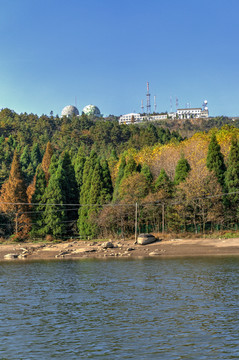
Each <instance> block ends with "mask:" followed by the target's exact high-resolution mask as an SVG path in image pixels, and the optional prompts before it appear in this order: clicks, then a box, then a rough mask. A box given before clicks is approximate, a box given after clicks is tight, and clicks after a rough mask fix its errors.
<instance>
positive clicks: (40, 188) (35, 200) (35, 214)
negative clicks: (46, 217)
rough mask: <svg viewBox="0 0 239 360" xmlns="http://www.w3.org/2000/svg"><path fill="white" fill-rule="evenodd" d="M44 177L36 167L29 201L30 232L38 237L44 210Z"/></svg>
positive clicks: (40, 169)
mask: <svg viewBox="0 0 239 360" xmlns="http://www.w3.org/2000/svg"><path fill="white" fill-rule="evenodd" d="M46 186H47V183H46V177H45V173H44V171H43V169H42V167H41V165H38V167H37V170H36V174H35V176H34V180H33V184H32V189H31V192H32V195H31V198H30V199H29V200H30V201H31V203H32V204H34V205H33V206H32V214H31V216H32V231H31V233H32V234H33V235H38V234H39V233H41V229H42V226H43V225H44V224H43V210H44V201H43V199H44V193H45V190H46Z"/></svg>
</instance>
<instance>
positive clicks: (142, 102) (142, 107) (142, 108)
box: [141, 100, 144, 114]
mask: <svg viewBox="0 0 239 360" xmlns="http://www.w3.org/2000/svg"><path fill="white" fill-rule="evenodd" d="M141 110H142V114H143V113H144V101H143V100H141Z"/></svg>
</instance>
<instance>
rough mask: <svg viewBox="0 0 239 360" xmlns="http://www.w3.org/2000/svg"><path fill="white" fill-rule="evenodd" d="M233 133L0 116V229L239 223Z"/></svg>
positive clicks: (98, 232) (39, 232) (119, 231)
mask: <svg viewBox="0 0 239 360" xmlns="http://www.w3.org/2000/svg"><path fill="white" fill-rule="evenodd" d="M238 133H239V130H238V129H237V128H236V127H232V126H228V125H225V126H224V127H222V128H221V129H220V130H218V129H215V128H214V129H212V130H210V131H209V132H208V133H206V132H200V133H197V134H195V135H193V136H192V137H191V138H189V139H184V140H183V139H182V137H181V135H180V134H179V133H178V132H176V131H172V132H170V131H169V130H168V129H164V128H162V127H161V126H159V125H156V124H154V125H153V124H143V125H141V126H137V125H133V124H132V125H130V126H127V125H118V123H117V122H116V121H103V120H97V121H95V120H94V119H89V118H87V117H86V116H84V115H82V116H81V117H79V118H77V117H76V118H72V119H68V118H63V119H60V118H58V117H57V118H53V117H47V116H45V115H44V116H41V117H38V116H36V115H33V114H30V115H27V114H20V115H18V114H16V113H14V112H13V111H10V110H9V109H4V110H2V111H1V112H0V135H1V136H0V148H1V152H0V164H1V167H0V180H1V196H0V207H1V219H0V223H1V235H2V236H3V237H5V236H10V235H12V236H13V237H14V239H25V238H27V237H31V238H44V237H46V236H47V237H51V238H69V237H81V238H95V237H103V236H130V235H132V234H133V233H134V230H135V229H134V225H135V211H136V208H137V211H138V231H155V232H160V231H168V232H170V231H173V232H181V231H184V232H185V231H191V232H196V233H197V232H206V231H213V230H214V229H226V228H236V227H237V222H238V201H239V200H238V198H239V194H237V191H239V165H238V164H239V145H238V141H237V137H238Z"/></svg>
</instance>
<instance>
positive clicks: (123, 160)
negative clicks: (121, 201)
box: [113, 153, 126, 202]
mask: <svg viewBox="0 0 239 360" xmlns="http://www.w3.org/2000/svg"><path fill="white" fill-rule="evenodd" d="M125 167H126V153H123V155H122V156H121V159H120V165H119V170H118V174H117V177H116V181H115V188H114V193H113V202H116V201H117V200H118V198H119V186H120V183H121V181H122V179H123V177H124V170H125Z"/></svg>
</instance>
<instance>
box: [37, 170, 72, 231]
mask: <svg viewBox="0 0 239 360" xmlns="http://www.w3.org/2000/svg"><path fill="white" fill-rule="evenodd" d="M66 181H67V179H66V178H65V171H64V170H63V169H62V166H61V165H59V166H58V169H57V171H56V172H55V173H54V174H53V175H52V176H51V177H50V180H49V183H48V186H47V188H46V191H45V193H44V196H43V202H44V203H45V211H44V213H43V219H42V222H43V224H42V228H41V230H40V233H41V234H42V235H47V234H49V235H53V236H54V237H62V236H64V235H66V232H67V227H66V221H67V215H66V209H65V205H64V204H65V203H66V198H65V192H64V191H63V184H65V182H66ZM54 204H56V205H54Z"/></svg>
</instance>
